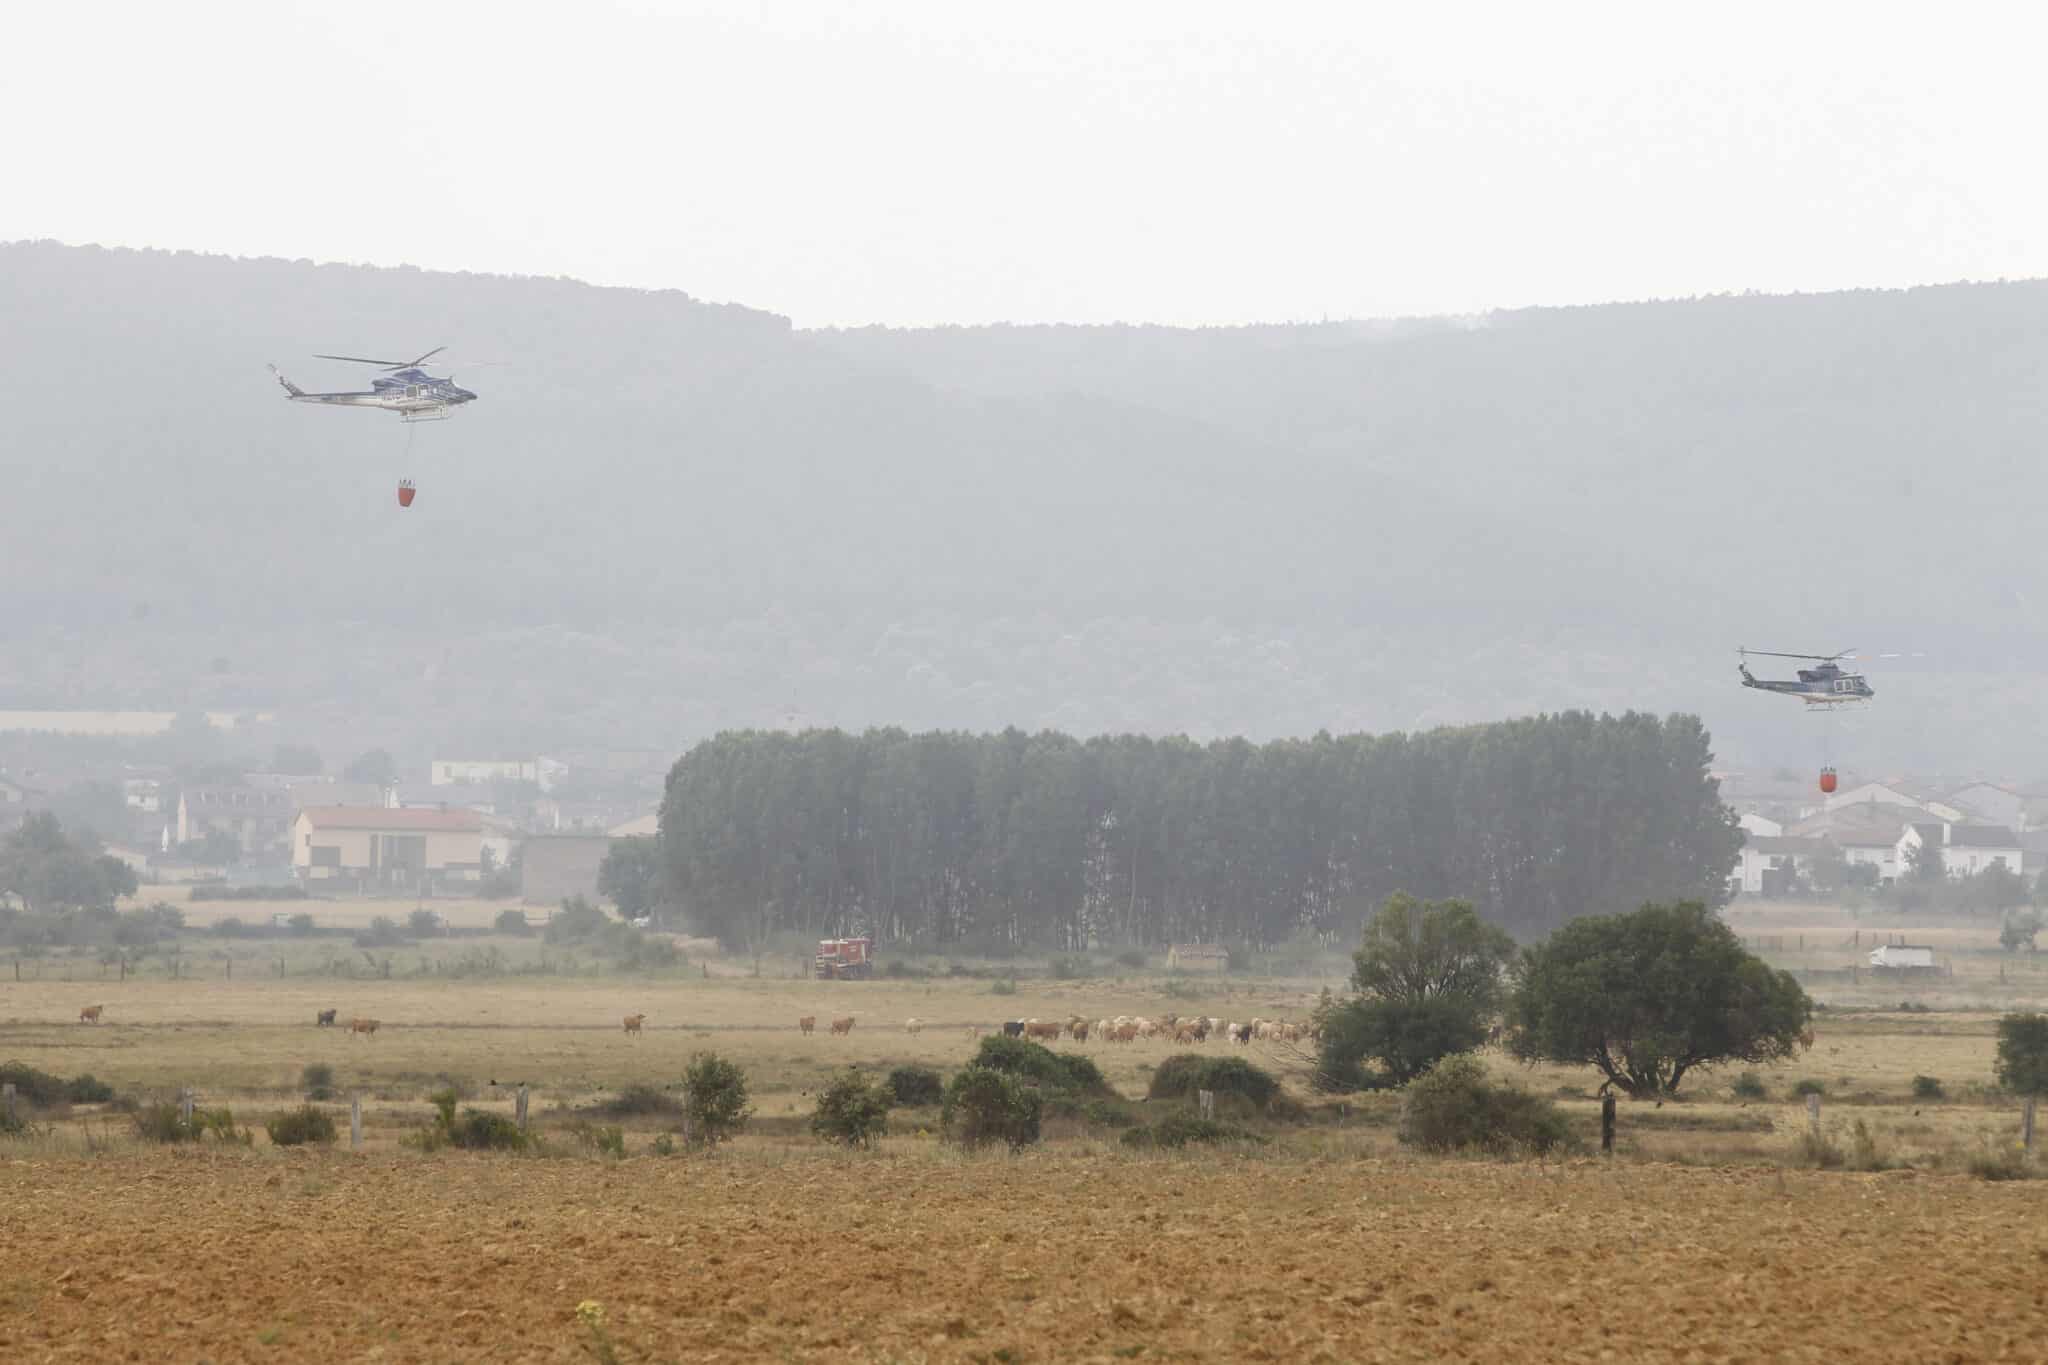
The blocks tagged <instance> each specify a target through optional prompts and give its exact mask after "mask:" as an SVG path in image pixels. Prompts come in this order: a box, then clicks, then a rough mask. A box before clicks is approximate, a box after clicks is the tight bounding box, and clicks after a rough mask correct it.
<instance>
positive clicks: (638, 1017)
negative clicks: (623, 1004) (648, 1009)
mask: <svg viewBox="0 0 2048 1365" xmlns="http://www.w3.org/2000/svg"><path fill="white" fill-rule="evenodd" d="M646 1022H647V1016H646V1015H644V1014H629V1015H627V1016H626V1032H628V1033H638V1032H639V1031H640V1026H641V1025H642V1024H644V1023H646Z"/></svg>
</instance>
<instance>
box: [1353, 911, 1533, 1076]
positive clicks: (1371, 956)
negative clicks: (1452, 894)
mask: <svg viewBox="0 0 2048 1365" xmlns="http://www.w3.org/2000/svg"><path fill="white" fill-rule="evenodd" d="M1514 953H1515V943H1514V940H1513V939H1512V938H1510V937H1509V936H1508V935H1507V933H1506V931H1504V930H1502V929H1499V928H1496V927H1495V926H1493V925H1490V924H1488V923H1486V922H1485V921H1484V920H1482V919H1480V918H1479V915H1478V912H1477V911H1475V910H1474V909H1473V907H1472V906H1471V905H1470V904H1469V903H1467V902H1465V901H1458V900H1446V901H1429V902H1424V901H1418V900H1417V899H1415V897H1413V896H1410V895H1408V894H1407V893H1405V892H1396V893H1395V894H1393V895H1392V896H1389V897H1388V898H1387V900H1386V903H1385V904H1384V905H1382V906H1381V907H1380V908H1379V910H1378V912H1377V913H1375V914H1374V915H1373V917H1372V919H1371V920H1370V921H1369V922H1368V923H1367V924H1366V927H1365V935H1364V942H1363V943H1362V944H1361V945H1360V946H1359V949H1358V951H1357V953H1356V954H1354V955H1353V958H1352V961H1353V969H1352V974H1351V983H1352V985H1353V986H1354V987H1356V988H1357V990H1358V996H1357V997H1356V998H1355V999H1352V1000H1349V1001H1346V1002H1344V1003H1343V1004H1341V1005H1336V1006H1333V1007H1331V1008H1329V1009H1325V1010H1323V1011H1321V1017H1320V1020H1319V1022H1320V1023H1321V1025H1322V1038H1321V1041H1320V1043H1319V1044H1318V1045H1317V1065H1316V1079H1317V1083H1318V1085H1320V1086H1322V1087H1323V1088H1325V1089H1356V1088H1371V1087H1375V1086H1379V1085H1387V1084H1392V1085H1404V1084H1406V1083H1407V1082H1408V1081H1410V1080H1412V1079H1413V1078H1414V1077H1416V1076H1419V1075H1421V1074H1422V1073H1423V1072H1424V1071H1427V1070H1428V1069H1429V1068H1430V1067H1431V1066H1433V1065H1434V1064H1435V1063H1436V1061H1437V1060H1438V1059H1439V1058H1441V1057H1446V1056H1449V1055H1450V1054H1452V1053H1454V1052H1465V1051H1469V1050H1470V1049H1472V1048H1474V1047H1477V1046H1478V1045H1479V1044H1480V1043H1482V1042H1484V1041H1485V1039H1486V1034H1487V1029H1488V1026H1489V1023H1490V1021H1491V1019H1492V1016H1493V1014H1494V1011H1495V1010H1496V1009H1497V1008H1498V1006H1499V1002H1500V995H1501V973H1502V970H1503V968H1505V967H1506V965H1507V964H1508V962H1509V961H1511V960H1512V959H1513V957H1514ZM1368 1061H1371V1062H1376V1063H1378V1069H1377V1070H1376V1071H1375V1070H1369V1069H1368V1068H1367V1066H1366V1063H1367V1062H1368Z"/></svg>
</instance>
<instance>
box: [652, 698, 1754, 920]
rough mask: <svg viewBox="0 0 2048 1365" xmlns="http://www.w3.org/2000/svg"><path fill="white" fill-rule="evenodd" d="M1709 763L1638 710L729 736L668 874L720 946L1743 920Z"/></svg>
mask: <svg viewBox="0 0 2048 1365" xmlns="http://www.w3.org/2000/svg"><path fill="white" fill-rule="evenodd" d="M1708 745H1709V739H1708V735H1707V732H1706V730H1705V729H1704V727H1702V726H1701V724H1700V722H1699V721H1698V719H1697V718H1695V717H1692V716H1684V715H1675V716H1672V717H1670V718H1669V719H1667V720H1659V719H1658V718H1656V717H1655V716H1650V715H1643V714H1638V713H1634V712H1631V713H1628V714H1626V715H1621V716H1599V717H1595V716H1592V715H1590V714H1587V713H1584V712H1566V713H1563V714H1560V715H1550V716H1539V717H1535V718H1533V719H1525V720H1512V721H1503V722H1500V723H1497V724H1491V725H1476V726H1469V727H1464V728H1459V729H1442V730H1434V731H1430V732H1428V733H1424V734H1414V735H1407V734H1393V735H1383V736H1372V735H1346V736H1337V737H1333V736H1330V735H1318V736H1316V737H1315V738H1314V739H1308V740H1284V741H1276V742H1274V743H1270V744H1263V745H1257V744H1251V743H1248V742H1246V741H1244V740H1225V741H1219V742H1216V743H1212V744H1197V743H1194V742H1192V741H1190V740H1186V739H1149V738H1144V737H1140V736H1134V735H1119V736H1115V737H1107V738H1098V739H1091V740H1086V741H1082V740H1076V739H1073V738H1071V737H1069V736H1067V735H1062V734H1056V733H1051V732H1047V733H1042V734H1036V735H1031V734H1025V733H1023V732H1021V731H1018V730H1006V731H1004V732H1003V733H1001V734H991V735H970V734H958V733H943V732H935V733H927V734H908V733H906V732H904V731H902V730H894V729H884V730H870V731H867V732H866V733H864V734H859V735H854V734H848V733H846V732H844V731H839V730H813V731H808V732H805V733H803V734H783V733H770V732H755V731H746V732H730V733H726V734H722V735H719V736H717V737H716V738H714V739H709V740H706V741H704V742H703V743H701V744H699V745H697V746H696V747H695V748H693V749H691V750H690V751H689V752H688V753H687V754H685V755H683V757H682V758H680V759H679V760H677V762H676V765H675V767H674V768H673V769H672V770H671V771H670V773H669V778H668V791H667V796H666V798H665V799H664V801H663V804H662V811H661V834H662V850H663V858H664V860H665V872H666V876H667V879H668V890H669V892H670V894H671V895H672V896H674V897H675V898H676V899H677V901H678V902H679V903H681V904H682V905H683V906H684V907H685V908H686V909H688V910H689V911H690V912H691V914H692V915H693V916H694V917H695V918H696V920H697V922H698V923H699V924H700V925H701V926H702V928H703V929H704V930H705V931H706V932H709V933H716V934H717V935H719V936H720V937H721V938H722V939H724V940H726V941H727V942H729V943H760V942H764V941H765V940H767V939H768V938H769V937H770V936H772V935H774V934H777V933H781V932H786V931H795V932H799V933H803V934H812V933H816V934H820V935H838V934H850V933H873V934H874V935H876V936H877V937H878V938H879V939H881V940H883V941H885V942H899V943H909V944H916V945H919V946H924V947H929V948H946V947H958V948H960V949H963V950H967V951H1002V950H1008V949H1020V948H1043V949H1055V950H1072V949H1079V948H1086V947H1090V946H1097V945H1103V944H1112V943H1115V944H1122V943H1135V944H1161V943H1168V942H1212V943H1213V942H1220V943H1226V944H1247V945H1250V946H1253V947H1264V946H1271V945H1274V944H1278V943H1281V942H1284V941H1287V940H1289V939H1294V938H1298V937H1300V936H1302V935H1318V936H1323V937H1324V938H1325V939H1326V941H1328V940H1329V939H1330V938H1331V937H1332V936H1334V938H1335V939H1336V940H1339V941H1342V942H1345V943H1349V942H1350V941H1351V940H1352V939H1353V938H1355V936H1356V935H1357V933H1358V929H1359V926H1360V924H1361V923H1362V922H1363V920H1364V918H1365V916H1366V914H1367V913H1368V912H1369V910H1370V908H1371V907H1373V906H1374V905H1377V904H1378V903H1379V902H1380V901H1381V900H1383V899H1384V898H1385V897H1386V896H1388V895H1389V894H1391V893H1392V892H1394V891H1397V890H1405V891H1409V892H1411V893H1413V894H1415V895H1418V896H1423V897H1444V896H1457V897H1461V898H1464V899H1466V900H1469V901H1471V902H1472V903H1473V904H1475V905H1476V906H1477V907H1478V908H1479V910H1480V912H1481V913H1482V914H1483V915H1485V916H1486V917H1487V918H1488V919H1489V920H1491V921H1493V922H1494V923H1497V924H1500V925H1502V926H1504V927H1505V928H1507V929H1509V930H1511V931H1513V932H1514V933H1516V934H1518V935H1520V936H1523V937H1533V936H1537V935H1541V934H1544V933H1547V932H1548V931H1549V930H1551V929H1554V928H1556V927H1557V926H1558V925H1560V924H1563V923H1564V922H1566V921H1567V920H1570V919H1572V918H1573V917H1575V916H1578V915H1583V914H1594V913H1611V912H1617V911H1622V910H1627V909H1632V908H1634V907H1636V906H1638V905H1641V904H1643V903H1645V902H1647V901H1659V900H1661V901H1669V900H1682V899H1683V900H1701V901H1704V902H1706V903H1708V904H1709V905H1719V904H1721V903H1722V902H1723V901H1724V900H1725V899H1726V889H1725V879H1726V877H1727V875H1728V872H1729V869H1730V867H1731V866H1732V864H1733V863H1734V860H1735V856H1736V850H1737V848H1738V846H1739V844H1740V839H1741V836H1740V833H1739V831H1738V830H1737V829H1736V827H1735V823H1734V818H1733V816H1732V814H1731V813H1730V812H1729V811H1728V810H1727V808H1726V807H1725V806H1723V805H1722V803H1721V800H1720V797H1719V794H1718V789H1717V785H1716V783H1715V782H1714V781H1713V780H1712V779H1711V778H1710V777H1709V776H1708V775H1707V765H1708V760H1709V758H1710V753H1709V749H1708Z"/></svg>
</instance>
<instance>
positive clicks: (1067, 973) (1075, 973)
mask: <svg viewBox="0 0 2048 1365" xmlns="http://www.w3.org/2000/svg"><path fill="white" fill-rule="evenodd" d="M1093 966H1094V964H1093V963H1091V962H1089V961H1088V959H1087V958H1085V957H1056V958H1054V959H1053V960H1052V961H1051V962H1048V963H1047V964H1046V968H1045V969H1046V972H1047V974H1048V975H1050V976H1051V977H1052V979H1053V980H1055V981H1078V980H1079V979H1080V978H1082V977H1084V976H1087V975H1088V974H1089V972H1090V971H1091V970H1092V969H1093Z"/></svg>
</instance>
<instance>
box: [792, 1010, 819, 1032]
mask: <svg viewBox="0 0 2048 1365" xmlns="http://www.w3.org/2000/svg"><path fill="white" fill-rule="evenodd" d="M796 1026H797V1031H798V1032H800V1033H802V1034H803V1035H804V1036H805V1037H809V1036H810V1032H811V1030H812V1029H814V1028H816V1027H817V1026H818V1016H817V1015H815V1014H806V1015H805V1016H804V1017H803V1018H801V1019H799V1020H797V1021H796Z"/></svg>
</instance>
